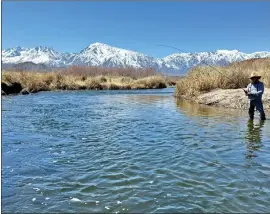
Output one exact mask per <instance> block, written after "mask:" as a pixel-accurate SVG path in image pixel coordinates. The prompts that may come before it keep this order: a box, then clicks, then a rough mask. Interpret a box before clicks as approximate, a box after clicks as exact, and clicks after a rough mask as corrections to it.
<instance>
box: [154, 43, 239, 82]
mask: <svg viewBox="0 0 270 214" xmlns="http://www.w3.org/2000/svg"><path fill="white" fill-rule="evenodd" d="M157 46H163V47H169V48H173V49H176V50H179V51H181V52H184V53H188V52H187V51H184V50H181V49H179V48H176V47H174V46H170V45H157ZM202 64H205V65H207V66H209V67H210V68H212V69H214V70H215V71H217V72H218V73H220V74H222V75H224V76H225V77H227V78H228V79H229V80H231V81H234V80H233V79H231V78H230V77H228V76H227V75H225V74H224V73H221V72H220V71H219V70H218V69H217V68H215V67H214V66H212V65H209V64H208V63H206V62H202Z"/></svg>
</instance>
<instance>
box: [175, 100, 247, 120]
mask: <svg viewBox="0 0 270 214" xmlns="http://www.w3.org/2000/svg"><path fill="white" fill-rule="evenodd" d="M175 102H176V105H177V106H178V107H179V109H181V110H182V111H183V112H184V113H185V114H187V115H189V116H207V117H208V116H211V117H215V116H222V117H224V116H226V115H230V116H232V115H235V116H236V115H242V113H241V112H240V111H238V110H233V111H232V110H231V109H226V108H217V107H212V106H207V105H202V104H198V103H196V102H193V101H189V100H184V99H175Z"/></svg>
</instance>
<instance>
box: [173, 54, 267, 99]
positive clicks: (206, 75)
mask: <svg viewBox="0 0 270 214" xmlns="http://www.w3.org/2000/svg"><path fill="white" fill-rule="evenodd" d="M254 71H256V72H258V73H259V74H260V75H261V76H262V78H261V81H263V82H264V84H265V87H270V58H265V59H251V60H246V61H242V62H235V63H232V64H230V65H229V66H226V67H218V66H216V67H215V69H213V68H211V67H209V66H200V67H196V68H193V69H191V70H190V71H189V72H188V74H187V76H186V77H185V78H183V79H180V80H178V81H177V84H176V90H175V96H176V97H181V96H183V95H184V96H191V97H192V96H197V95H199V94H201V93H204V92H208V91H211V90H213V89H217V88H220V89H237V88H243V87H246V86H247V84H248V83H249V82H250V80H249V76H250V74H251V73H252V72H254Z"/></svg>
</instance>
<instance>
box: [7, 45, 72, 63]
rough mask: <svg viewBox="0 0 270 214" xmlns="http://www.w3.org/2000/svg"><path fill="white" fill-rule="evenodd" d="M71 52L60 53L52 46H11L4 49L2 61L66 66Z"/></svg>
mask: <svg viewBox="0 0 270 214" xmlns="http://www.w3.org/2000/svg"><path fill="white" fill-rule="evenodd" d="M69 56H70V54H63V53H59V52H57V51H56V50H54V49H53V48H50V47H42V46H39V47H36V48H22V47H20V46H18V47H16V48H9V49H7V50H3V51H2V62H3V63H6V64H15V63H16V64H17V63H23V62H33V63H36V64H40V63H42V64H46V65H48V66H52V67H59V66H65V63H66V61H67V59H68V58H69Z"/></svg>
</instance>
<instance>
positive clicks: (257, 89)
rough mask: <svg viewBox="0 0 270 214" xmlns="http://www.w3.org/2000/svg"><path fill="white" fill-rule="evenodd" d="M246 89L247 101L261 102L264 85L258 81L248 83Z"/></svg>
mask: <svg viewBox="0 0 270 214" xmlns="http://www.w3.org/2000/svg"><path fill="white" fill-rule="evenodd" d="M246 89H247V92H248V99H250V100H262V95H263V92H264V85H263V83H262V82H260V81H258V82H256V83H249V84H248V86H247V88H246Z"/></svg>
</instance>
